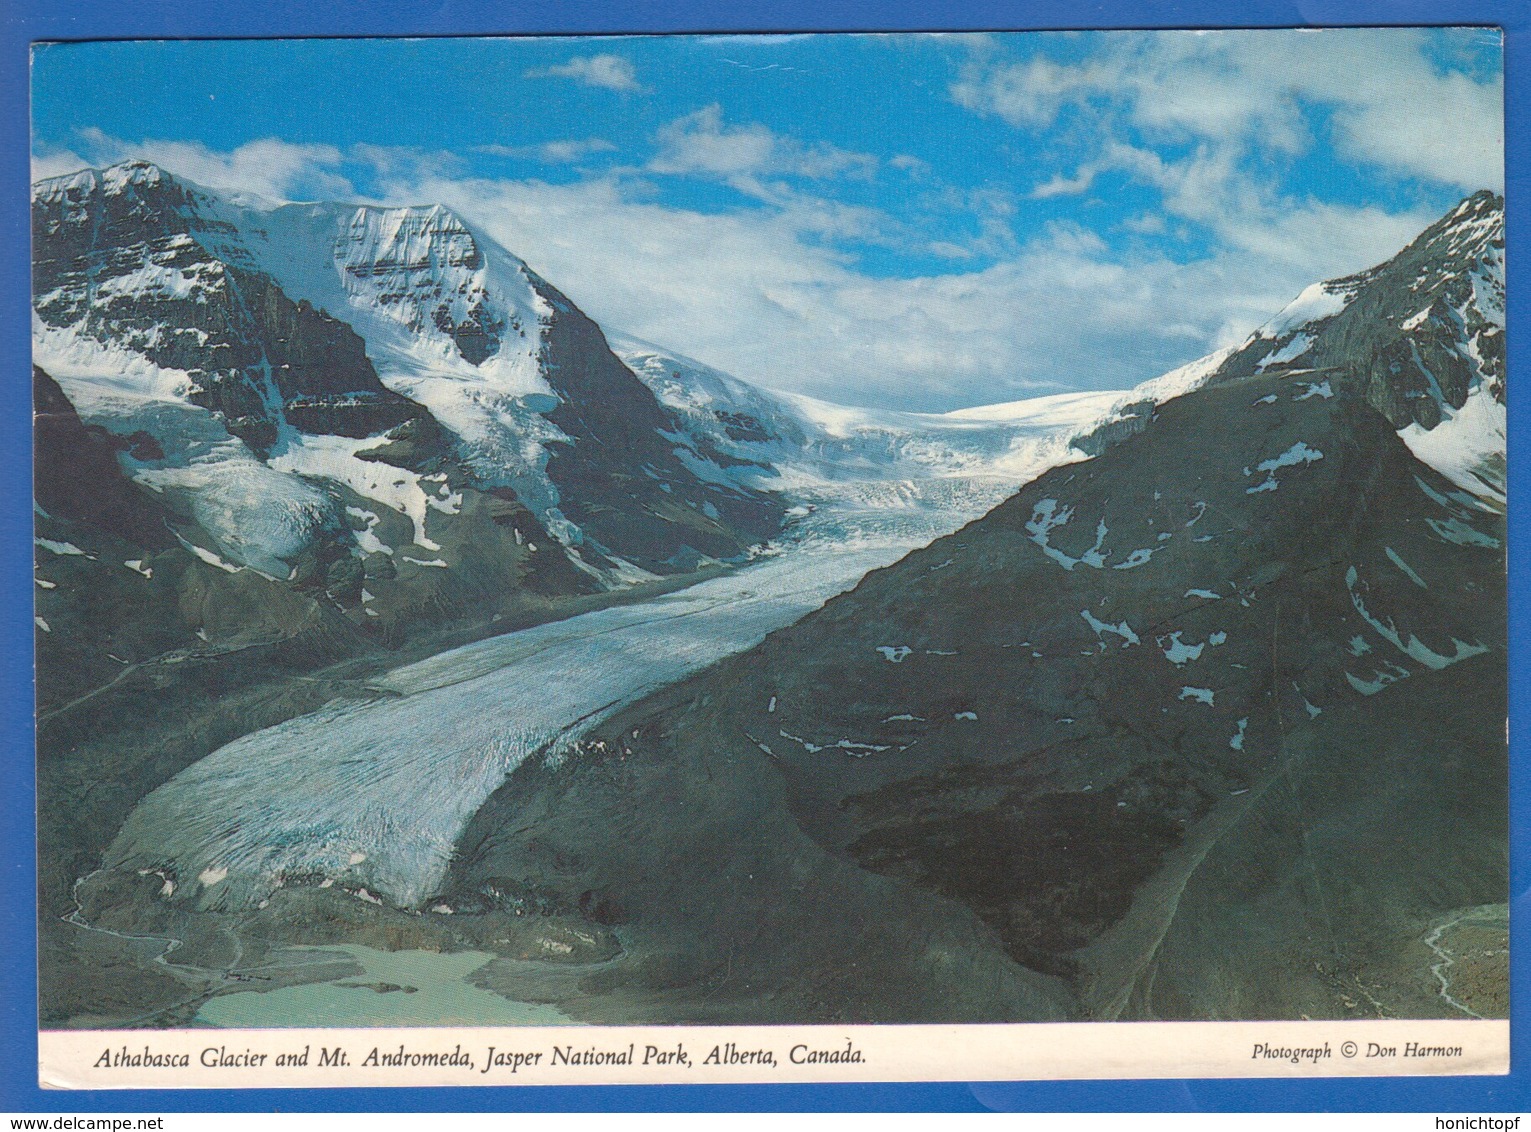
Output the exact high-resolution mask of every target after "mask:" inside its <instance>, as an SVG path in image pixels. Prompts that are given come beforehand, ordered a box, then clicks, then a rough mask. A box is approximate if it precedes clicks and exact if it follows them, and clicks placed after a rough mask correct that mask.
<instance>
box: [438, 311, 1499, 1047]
mask: <svg viewBox="0 0 1531 1132" xmlns="http://www.w3.org/2000/svg"><path fill="white" fill-rule="evenodd" d="M1433 302H1434V300H1432V307H1431V309H1434V306H1433ZM1423 305H1424V304H1423V302H1422V306H1423ZM1341 317H1343V316H1341ZM1336 333H1338V332H1336ZM1395 340H1396V339H1395V338H1394V337H1393V336H1391V335H1388V334H1378V335H1366V334H1362V333H1361V332H1360V331H1359V329H1357V330H1355V331H1354V332H1353V334H1352V341H1354V342H1355V343H1356V348H1355V351H1356V352H1355V353H1353V354H1351V355H1341V354H1338V353H1331V354H1328V355H1326V361H1327V363H1328V367H1327V368H1326V372H1325V375H1324V382H1320V381H1319V380H1318V378H1317V377H1316V376H1315V375H1314V374H1313V373H1312V372H1310V371H1308V370H1306V369H1304V370H1303V371H1301V372H1295V373H1294V372H1291V371H1290V370H1288V369H1286V368H1284V367H1271V366H1267V367H1264V368H1260V367H1255V369H1254V372H1250V373H1246V374H1244V375H1242V376H1239V375H1236V374H1232V373H1228V374H1225V375H1224V376H1223V378H1222V379H1221V380H1219V381H1218V382H1217V383H1215V384H1212V385H1209V386H1207V387H1205V388H1203V389H1201V390H1199V391H1197V392H1194V393H1191V394H1189V395H1187V396H1184V397H1181V398H1179V399H1176V400H1173V401H1170V402H1168V403H1167V404H1164V405H1163V406H1161V407H1160V408H1159V409H1158V410H1157V412H1156V414H1155V415H1154V417H1153V420H1152V422H1151V423H1149V424H1148V425H1147V427H1146V428H1144V429H1143V430H1142V431H1141V432H1140V433H1139V434H1138V435H1136V436H1133V437H1131V438H1129V439H1127V440H1125V441H1123V442H1121V443H1119V444H1117V445H1115V446H1112V447H1109V448H1107V449H1106V450H1105V451H1104V453H1103V454H1102V455H1100V456H1099V457H1097V458H1096V459H1093V460H1090V461H1087V462H1085V463H1082V464H1076V465H1070V466H1065V467H1061V468H1058V469H1056V470H1054V471H1052V472H1050V473H1048V474H1046V475H1045V476H1043V477H1041V478H1040V479H1039V480H1037V481H1036V482H1034V483H1032V484H1031V485H1029V486H1027V487H1026V488H1025V489H1024V490H1023V491H1021V492H1020V494H1018V495H1017V496H1015V497H1013V498H1012V499H1010V500H1008V501H1007V502H1005V503H1004V504H1002V505H1001V506H1000V507H998V508H996V509H995V510H994V511H993V512H991V513H990V514H989V515H987V516H986V517H984V518H983V519H981V520H978V521H977V522H975V523H973V524H971V525H969V526H968V527H967V528H965V529H964V530H962V531H960V532H958V533H957V534H955V535H952V536H950V537H948V538H945V539H942V540H940V541H938V542H936V543H934V544H933V545H931V546H930V547H928V548H926V549H924V550H920V551H917V552H915V553H913V554H911V555H910V556H909V557H907V558H906V559H904V560H903V561H901V562H899V563H898V564H897V565H895V566H893V567H890V568H888V569H886V570H882V571H879V572H877V573H875V574H872V575H870V576H868V577H867V578H866V579H865V580H864V581H863V582H862V584H861V585H860V586H859V587H857V589H856V590H854V591H853V592H851V593H850V594H847V595H845V596H843V597H840V598H838V599H836V600H834V601H831V602H830V603H829V604H828V605H826V606H825V607H824V609H823V610H821V611H820V612H818V613H816V614H814V615H812V616H810V617H808V618H806V619H804V620H803V621H802V622H800V623H798V624H797V625H795V626H793V627H791V628H789V629H786V630H783V631H781V632H778V633H776V634H774V635H773V636H771V637H770V638H768V639H767V640H766V641H765V642H764V643H763V644H762V645H761V646H759V647H758V648H756V649H755V650H753V651H751V652H749V653H746V654H743V655H740V656H738V657H735V658H733V659H731V660H728V661H726V662H724V663H722V664H720V665H719V666H717V667H716V668H714V669H712V670H709V671H708V672H706V673H704V674H702V675H700V676H698V677H697V678H695V679H693V680H691V681H688V682H687V683H685V684H683V685H680V686H677V687H675V688H672V689H670V690H668V691H667V692H665V693H663V694H661V695H660V696H658V697H656V698H655V699H653V700H651V701H649V702H648V703H647V704H645V705H642V706H640V707H639V708H638V709H635V710H633V711H630V712H628V713H626V714H624V715H623V716H622V717H621V718H619V719H618V720H616V721H615V722H613V723H612V724H611V725H610V726H609V727H608V728H606V729H604V730H603V732H602V733H601V734H600V735H599V736H598V737H597V738H595V739H593V740H592V741H591V742H590V743H588V744H586V746H585V747H584V748H583V749H582V751H581V752H580V753H579V754H578V755H576V756H573V757H570V758H569V759H567V760H566V761H565V762H563V763H562V764H561V765H560V766H557V767H549V766H544V767H539V768H524V769H523V771H522V772H521V773H519V774H518V775H517V776H516V777H514V778H513V779H512V780H511V781H510V782H508V783H507V784H506V786H505V787H504V788H502V790H501V791H500V792H499V794H498V795H497V796H496V798H495V799H494V800H492V801H491V803H490V805H489V806H488V807H487V808H486V809H485V810H484V811H483V812H481V813H480V815H479V817H478V819H477V821H476V822H475V825H474V828H473V829H472V830H471V831H470V833H469V835H468V836H467V837H466V838H465V840H464V842H463V844H462V846H461V850H462V854H461V857H462V859H461V862H460V865H459V868H458V871H457V876H456V878H455V881H454V883H455V886H456V891H455V892H454V893H453V894H452V895H453V896H454V897H455V898H457V899H469V898H471V897H472V894H474V893H481V892H483V891H484V890H485V886H486V885H490V886H491V887H492V885H494V884H499V885H501V886H503V885H505V884H507V883H510V882H511V881H514V882H515V883H519V884H523V885H526V884H535V885H539V886H543V887H545V888H547V889H551V890H552V891H554V892H556V893H558V894H559V895H560V898H561V899H562V900H563V901H564V902H565V903H566V905H567V906H568V907H571V908H573V907H579V908H582V909H584V910H586V912H587V913H588V914H589V915H590V916H591V917H592V918H593V919H596V920H597V921H599V922H602V923H612V924H618V925H622V927H621V930H622V932H623V933H624V939H625V940H626V941H628V943H629V944H630V948H629V958H628V960H627V961H626V963H625V965H624V964H619V965H617V966H616V967H614V968H612V969H611V970H610V971H607V972H605V973H604V974H603V975H602V977H601V979H600V980H599V985H596V983H592V984H591V985H589V986H586V987H584V988H583V989H582V991H581V993H582V994H584V995H587V996H588V995H592V994H597V993H599V994H603V995H606V996H608V999H609V1001H607V1002H606V1004H605V1005H601V1006H587V1007H585V1008H586V1009H589V1010H592V1011H612V1010H615V1011H616V1012H618V1013H620V1014H623V1015H624V1016H638V1017H644V1016H647V1017H652V1018H656V1019H665V1020H669V1019H671V1018H674V1017H677V1016H679V1017H684V1018H690V1017H697V1018H717V1017H730V1018H735V1019H748V1018H757V1017H758V1018H768V1019H776V1018H780V1017H784V1016H785V1017H792V1018H801V1019H805V1020H806V1019H830V1018H836V1019H838V1018H846V1019H852V1018H854V1019H876V1020H916V1019H921V1020H923V1019H931V1018H945V1019H950V1020H958V1019H962V1020H974V1019H988V1018H995V1017H1008V1018H1016V1019H1022V1018H1042V1017H1050V1016H1052V1012H1053V1011H1056V1010H1057V1009H1058V1003H1059V1001H1060V999H1059V998H1058V997H1057V994H1056V988H1057V987H1059V986H1066V987H1067V988H1068V991H1069V994H1070V996H1071V1000H1072V1005H1071V1006H1069V1007H1068V1009H1069V1010H1071V1011H1072V1012H1074V1014H1075V1015H1077V1016H1082V1017H1091V1018H1147V1017H1169V1018H1261V1017H1284V1018H1296V1017H1299V1016H1308V1017H1343V1016H1378V1015H1397V1016H1442V1015H1445V1016H1462V1013H1461V1011H1460V1010H1459V1009H1458V1007H1456V1006H1454V1005H1453V1004H1452V1003H1451V1002H1449V1001H1448V1000H1447V999H1445V998H1443V997H1442V996H1440V995H1439V994H1438V993H1437V989H1438V988H1437V983H1436V980H1435V978H1434V976H1433V975H1432V974H1431V973H1430V971H1429V965H1430V963H1431V962H1432V959H1433V957H1432V954H1431V950H1430V946H1429V944H1428V943H1427V942H1426V940H1427V938H1429V937H1430V933H1431V931H1432V929H1433V928H1434V927H1439V926H1440V925H1441V924H1444V923H1447V922H1448V921H1450V920H1451V918H1452V917H1453V916H1455V915H1457V914H1458V913H1459V912H1460V910H1463V909H1468V908H1473V907H1476V906H1479V905H1486V904H1497V903H1502V902H1503V901H1504V900H1505V899H1506V885H1507V872H1506V868H1507V861H1506V838H1507V812H1506V788H1507V782H1506V776H1507V767H1506V749H1505V730H1504V726H1505V724H1504V721H1505V715H1506V679H1505V671H1506V669H1505V665H1506V652H1505V647H1506V596H1505V559H1504V551H1503V545H1504V542H1503V540H1504V538H1505V526H1504V519H1503V516H1502V513H1501V510H1500V508H1499V507H1498V506H1497V505H1495V504H1490V503H1485V502H1483V501H1481V500H1480V499H1479V498H1478V497H1476V496H1474V495H1471V494H1468V493H1466V492H1464V491H1462V490H1461V488H1460V487H1459V486H1458V485H1456V484H1454V483H1453V482H1451V481H1450V480H1448V479H1447V478H1445V477H1444V476H1442V475H1440V474H1438V473H1437V472H1436V471H1434V470H1432V468H1431V467H1429V466H1426V465H1425V464H1424V463H1422V462H1420V461H1419V460H1417V459H1416V458H1415V457H1414V455H1413V454H1412V453H1411V451H1410V449H1409V447H1408V446H1406V445H1405V443H1404V442H1403V441H1402V440H1401V439H1400V437H1399V435H1398V434H1397V433H1396V432H1395V431H1394V429H1395V427H1396V425H1397V423H1398V422H1397V421H1394V420H1390V419H1389V418H1388V416H1386V415H1385V412H1384V411H1379V397H1378V395H1377V392H1376V382H1377V380H1378V378H1377V375H1378V373H1379V372H1381V373H1391V372H1393V371H1392V370H1391V369H1390V368H1389V364H1390V363H1387V362H1386V361H1385V360H1380V359H1379V356H1378V355H1379V353H1380V354H1385V355H1387V356H1391V354H1390V353H1389V352H1390V351H1391V350H1393V348H1394V347H1392V346H1391V345H1389V343H1390V342H1392V341H1395ZM1480 340H1481V339H1480ZM1265 348H1266V350H1267V352H1269V351H1271V350H1272V349H1273V347H1271V346H1270V344H1269V343H1267V344H1266V347H1265ZM1401 380H1404V381H1405V386H1404V389H1405V394H1404V401H1406V402H1408V403H1412V402H1413V401H1416V400H1418V399H1417V398H1409V397H1408V396H1407V390H1409V389H1412V388H1413V386H1412V385H1409V384H1408V381H1409V380H1410V379H1409V377H1408V375H1407V374H1405V375H1404V377H1403V378H1401ZM1320 385H1321V386H1322V388H1320V389H1316V388H1315V387H1316V386H1320ZM1384 400H1385V399H1384ZM1385 409H1386V404H1384V405H1382V406H1380V410H1385ZM1414 419H1415V420H1418V419H1420V418H1419V416H1418V415H1416V416H1415V417H1414ZM1038 974H1040V975H1042V976H1046V978H1042V979H1038V978H1037V975H1038ZM1049 980H1056V982H1051V981H1049ZM1049 987H1051V988H1053V991H1052V992H1049V991H1047V989H1046V988H1049ZM580 1001H581V1000H580V999H578V998H573V999H571V1000H570V1003H571V1004H572V1005H566V1008H572V1009H579V1008H580V1005H579V1004H580ZM611 1003H615V1004H617V1005H616V1006H612V1005H611Z"/></svg>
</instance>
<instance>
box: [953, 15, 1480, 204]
mask: <svg viewBox="0 0 1531 1132" xmlns="http://www.w3.org/2000/svg"><path fill="white" fill-rule="evenodd" d="M1426 35H1427V33H1425V32H1423V31H1421V30H1419V29H1398V28H1387V29H1376V28H1373V29H1329V30H1325V31H1320V32H1300V31H1227V32H1204V33H1194V32H1156V33H1144V34H1126V33H1102V35H1101V36H1100V37H1099V39H1098V42H1099V44H1100V48H1099V50H1098V51H1097V52H1096V53H1095V54H1094V55H1092V56H1091V57H1090V58H1088V59H1086V60H1085V61H1082V62H1078V63H1057V62H1053V61H1051V60H1049V59H1047V58H1044V57H1040V56H1039V57H1034V58H1032V59H1028V60H1024V61H1013V60H1012V61H1008V62H1007V61H1004V60H1003V59H1001V58H999V57H997V55H996V53H995V52H994V51H993V50H992V45H990V46H989V47H986V48H984V49H983V50H979V51H977V52H975V53H974V55H973V57H972V58H971V59H970V60H969V61H968V62H967V63H966V64H965V65H964V67H963V69H962V71H961V73H960V75H959V77H958V79H957V80H956V81H955V82H953V83H952V84H951V87H950V94H951V97H952V98H953V100H954V101H956V102H957V103H958V104H959V105H962V106H965V107H967V108H968V109H971V110H974V111H977V112H979V113H984V114H993V115H996V116H998V117H1000V118H1003V119H1004V120H1006V121H1008V122H1010V123H1011V124H1012V125H1015V126H1018V127H1023V128H1031V129H1036V128H1042V127H1046V126H1050V125H1052V124H1053V123H1054V121H1055V120H1056V119H1057V117H1058V115H1059V113H1060V112H1061V111H1062V109H1063V108H1064V107H1065V106H1069V105H1090V106H1092V107H1094V108H1095V109H1096V111H1097V112H1098V113H1102V114H1104V113H1108V112H1109V111H1110V110H1112V109H1114V108H1120V109H1122V110H1124V111H1125V114H1126V116H1127V120H1128V121H1130V122H1131V124H1132V125H1134V126H1135V127H1137V128H1138V129H1139V130H1141V131H1144V132H1145V133H1146V134H1148V135H1150V136H1154V137H1159V138H1164V139H1166V140H1174V141H1196V140H1203V141H1210V142H1214V143H1217V144H1219V145H1245V146H1258V147H1259V148H1260V150H1261V151H1263V152H1265V153H1281V154H1294V153H1300V152H1305V151H1307V150H1308V149H1309V148H1310V147H1311V145H1312V144H1313V141H1314V139H1313V138H1312V136H1311V134H1310V127H1309V125H1308V123H1307V121H1306V119H1305V117H1304V108H1305V107H1307V106H1310V105H1314V104H1316V105H1320V106H1322V107H1323V108H1324V109H1325V110H1326V111H1327V113H1328V114H1329V117H1330V122H1331V128H1332V131H1333V140H1334V143H1335V145H1336V146H1337V148H1338V149H1339V151H1340V153H1341V154H1342V155H1343V156H1345V157H1346V158H1348V159H1351V160H1354V161H1358V162H1362V163H1366V164H1370V165H1373V166H1376V167H1378V168H1380V169H1383V170H1385V171H1387V172H1389V173H1394V174H1403V175H1406V176H1413V177H1420V178H1424V179H1426V180H1429V181H1432V182H1435V183H1437V184H1443V185H1450V186H1453V187H1456V188H1460V189H1462V190H1463V191H1471V190H1474V189H1479V188H1491V189H1495V190H1499V189H1500V188H1502V186H1503V183H1504V167H1503V153H1504V117H1503V100H1504V82H1503V78H1502V77H1501V76H1499V75H1497V74H1496V75H1495V76H1494V77H1492V78H1489V79H1484V80H1481V81H1480V80H1476V79H1474V78H1472V77H1470V76H1469V75H1467V74H1465V73H1462V72H1460V71H1452V70H1446V69H1442V68H1440V67H1438V66H1437V65H1436V64H1435V63H1434V62H1433V61H1432V60H1431V59H1430V58H1429V57H1428V56H1427V54H1426V48H1427V44H1428V40H1427V38H1426ZM1067 183H1068V179H1067V178H1064V179H1061V180H1059V181H1058V182H1057V184H1058V188H1057V189H1056V190H1055V191H1062V189H1063V187H1064V186H1065V185H1066V184H1067ZM1051 184H1052V183H1049V185H1051ZM1048 187H1049V186H1043V188H1044V189H1046V188H1048Z"/></svg>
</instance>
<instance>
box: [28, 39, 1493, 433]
mask: <svg viewBox="0 0 1531 1132" xmlns="http://www.w3.org/2000/svg"><path fill="white" fill-rule="evenodd" d="M1502 102H1503V83H1502V72H1501V57H1500V42H1499V37H1498V35H1497V33H1494V32H1490V31H1484V30H1481V29H1479V30H1474V29H1429V30H1423V29H1389V30H1349V31H1326V32H1300V31H1255V32H1218V33H1189V32H1169V33H1153V32H1084V33H1077V32H1060V33H1020V34H1011V35H954V36H924V35H918V36H916V35H883V36H828V35H826V36H755V37H707V36H702V37H676V36H652V37H622V38H610V39H590V38H546V39H533V38H510V39H446V40H287V41H259V40H252V41H189V42H127V43H86V44H61V45H53V46H48V47H44V48H40V49H39V50H38V51H37V52H36V53H35V55H34V60H33V124H34V147H33V148H34V171H35V173H36V175H38V176H42V175H49V174H53V173H60V172H67V171H72V170H73V169H77V168H80V167H82V166H84V165H101V164H106V163H110V162H112V161H116V160H121V159H123V158H126V157H146V158H148V159H150V160H154V161H157V162H159V163H160V164H162V165H164V166H165V167H166V168H167V169H169V170H171V171H172V172H175V173H179V174H181V175H183V176H186V177H189V178H191V179H193V180H196V181H199V182H201V183H203V184H207V185H209V186H211V187H214V188H220V189H239V190H244V191H249V192H255V193H258V194H261V195H264V196H270V197H277V198H283V199H295V200H302V199H316V198H324V199H355V200H366V201H386V202H391V203H409V204H413V203H422V202H433V203H434V202H441V203H445V204H447V205H449V206H451V207H453V208H454V209H456V210H458V211H459V212H461V213H462V214H463V215H464V216H465V217H467V218H468V219H469V220H470V221H472V222H474V223H476V224H477V225H478V226H479V227H480V228H481V229H483V230H484V231H486V232H487V233H489V234H490V235H492V236H493V237H494V238H496V239H498V240H500V241H501V242H502V243H504V244H505V245H506V246H507V247H508V248H510V249H511V250H512V251H514V252H516V253H517V254H518V255H520V256H522V257H523V258H524V259H526V260H527V261H528V262H529V263H530V264H531V265H532V266H533V267H535V268H537V269H538V270H539V271H541V272H542V273H543V274H545V275H546V276H547V277H548V278H549V279H550V280H552V281H553V282H554V283H555V284H556V285H558V286H559V287H560V288H561V289H563V290H564V291H565V292H567V293H568V294H569V296H570V297H571V298H573V299H574V300H575V301H576V302H577V303H579V304H580V306H581V307H583V308H584V309H585V310H586V311H588V312H589V313H590V314H591V315H592V316H594V317H595V318H597V319H598V320H600V321H601V322H602V323H603V325H607V326H608V327H611V328H616V329H621V330H625V331H627V332H629V333H632V334H635V335H638V336H640V337H643V338H647V339H649V340H652V341H655V342H658V343H660V344H662V345H665V346H667V347H669V348H671V349H675V350H678V351H680V352H683V353H687V354H690V355H692V356H695V357H698V358H700V359H702V360H704V361H707V362H711V363H712V364H714V365H718V366H720V367H721V368H724V369H726V370H729V371H731V372H734V373H736V374H738V375H739V376H741V377H745V378H748V379H750V380H754V381H758V382H760V383H762V384H766V385H770V386H776V387H780V388H787V389H793V390H797V391H801V392H806V393H810V394H813V395H816V396H820V397H825V398H828V399H831V400H839V401H845V402H851V403H860V404H876V405H889V406H897V407H903V408H914V409H922V410H945V409H950V408H956V407H960V406H964V405H971V404H977V403H984V402H993V401H1002V400H1013V399H1016V398H1019V397H1025V396H1032V395H1036V394H1040V393H1050V392H1059V391H1062V390H1066V389H1079V388H1119V387H1126V386H1129V385H1132V384H1134V383H1136V382H1138V381H1141V380H1144V379H1146V378H1149V377H1152V376H1154V375H1155V374H1157V373H1159V372H1162V371H1163V370H1165V369H1168V368H1170V367H1172V366H1174V365H1178V364H1180V363H1183V362H1185V361H1189V360H1191V359H1193V358H1195V357H1198V356H1200V355H1201V354H1203V353H1206V352H1207V351H1208V350H1210V349H1213V348H1216V347H1218V346H1221V345H1225V344H1228V343H1229V342H1231V341H1233V340H1235V339H1237V338H1240V337H1242V336H1243V335H1244V334H1246V333H1247V332H1248V331H1249V330H1251V329H1253V327H1255V326H1256V325H1258V324H1259V323H1260V322H1262V321H1264V319H1265V318H1266V317H1268V316H1269V315H1270V314H1271V313H1273V312H1274V311H1275V310H1276V309H1278V308H1279V307H1280V306H1282V305H1283V304H1284V303H1285V302H1286V301H1287V300H1288V299H1290V298H1291V297H1292V296H1293V295H1294V294H1295V293H1296V292H1297V291H1298V290H1300V289H1301V288H1302V287H1303V286H1305V285H1306V284H1307V283H1309V282H1311V281H1313V280H1315V279H1318V278H1323V277H1327V276H1332V275H1336V274H1342V273H1346V272H1349V271H1354V270H1357V269H1359V268H1362V267H1366V266H1368V265H1370V264H1371V263H1374V262H1377V261H1379V260H1381V259H1384V258H1386V257H1387V256H1389V255H1391V254H1393V252H1395V251H1396V250H1397V249H1398V248H1399V247H1401V246H1402V245H1403V244H1405V243H1406V242H1408V240H1409V239H1410V238H1412V236H1413V235H1414V234H1416V233H1417V232H1418V230H1419V229H1420V228H1422V227H1423V226H1424V225H1425V224H1427V223H1429V221H1430V220H1432V219H1434V218H1435V217H1436V216H1438V215H1439V214H1441V213H1443V212H1445V211H1446V210H1447V209H1448V208H1449V207H1450V206H1451V205H1453V204H1454V203H1455V202H1456V201H1457V200H1458V199H1459V198H1460V197H1461V196H1462V195H1464V194H1465V193H1467V192H1471V191H1472V190H1474V189H1477V188H1492V189H1494V190H1496V191H1500V190H1502V181H1503V170H1502V152H1503V111H1502Z"/></svg>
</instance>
